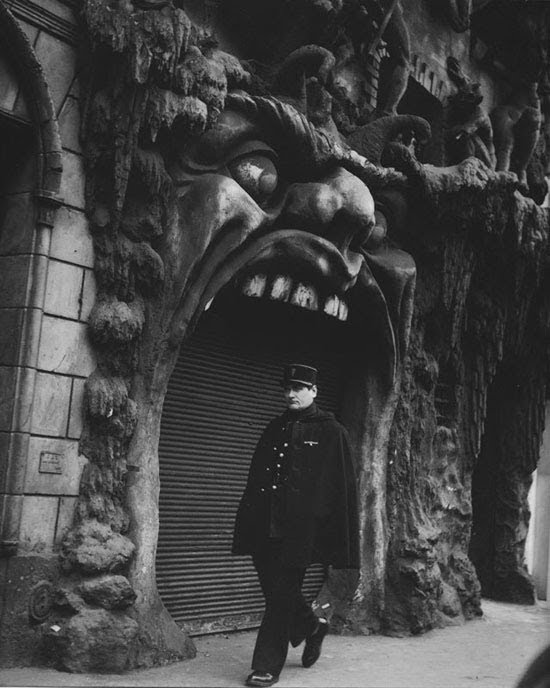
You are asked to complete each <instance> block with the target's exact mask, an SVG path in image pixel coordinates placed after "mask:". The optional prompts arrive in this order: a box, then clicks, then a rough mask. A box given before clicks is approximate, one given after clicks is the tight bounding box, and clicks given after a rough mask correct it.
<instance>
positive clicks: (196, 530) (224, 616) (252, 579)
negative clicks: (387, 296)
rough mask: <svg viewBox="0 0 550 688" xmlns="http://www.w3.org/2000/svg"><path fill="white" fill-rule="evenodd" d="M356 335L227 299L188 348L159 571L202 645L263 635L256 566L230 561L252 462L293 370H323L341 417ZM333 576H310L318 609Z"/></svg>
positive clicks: (170, 421) (290, 312) (173, 407)
mask: <svg viewBox="0 0 550 688" xmlns="http://www.w3.org/2000/svg"><path fill="white" fill-rule="evenodd" d="M348 327H349V326H348V325H347V324H346V323H344V322H341V321H339V320H338V319H336V318H334V317H331V316H328V315H325V314H324V313H319V312H312V311H308V310H305V309H303V308H298V307H295V306H289V305H288V304H281V303H279V302H274V301H270V300H268V299H256V298H247V297H244V296H240V295H237V294H236V293H235V292H234V291H232V290H226V293H225V294H224V293H222V294H221V295H219V296H218V297H217V298H216V300H215V301H214V303H213V305H212V306H211V308H210V309H209V310H207V311H206V312H205V313H204V315H203V316H202V318H201V320H200V322H199V325H198V327H197V328H196V330H195V332H194V334H193V335H192V336H191V337H190V338H189V340H188V341H187V342H186V343H185V344H184V346H183V347H182V350H181V353H180V356H179V360H178V362H177V365H176V367H175V370H174V372H173V374H172V377H171V379H170V383H169V386H168V391H167V395H166V399H165V403H164V409H163V416H162V422H161V435H160V442H159V462H160V479H161V492H160V532H159V540H158V548H157V561H156V570H157V584H158V589H159V592H160V595H161V598H162V600H163V602H164V604H165V605H166V607H167V609H168V610H169V612H170V613H171V615H172V616H173V618H174V619H175V620H176V621H177V622H178V623H181V624H183V625H185V627H186V629H187V630H188V632H189V633H191V634H192V635H193V634H200V633H210V632H217V631H223V630H236V629H239V628H246V627H253V626H256V625H258V623H259V620H260V616H261V613H262V611H263V598H262V595H261V591H260V588H259V585H258V583H257V580H256V574H255V572H254V569H253V567H252V564H251V562H250V558H249V557H235V556H232V555H231V551H230V550H231V540H232V530H233V522H234V518H235V513H236V510H237V506H238V501H239V498H240V495H241V493H242V491H243V489H244V485H245V482H246V477H247V473H248V466H249V462H250V458H251V456H252V452H253V450H254V447H255V444H256V442H257V440H258V438H259V436H260V433H261V430H262V429H263V427H264V426H265V424H266V423H267V422H268V420H270V419H271V418H272V417H273V415H275V414H276V413H279V412H282V411H283V410H284V405H283V400H282V393H281V387H280V379H281V370H282V366H283V364H284V363H288V362H291V361H295V360H299V361H302V362H304V363H309V364H311V365H314V366H316V367H318V368H319V396H318V402H319V405H320V406H321V407H322V408H324V409H326V410H331V411H333V412H335V413H336V415H338V410H339V407H340V403H341V400H342V397H343V394H344V380H345V379H346V372H347V370H348V366H349V365H350V364H351V360H350V352H349V350H348V351H345V350H344V347H345V343H346V340H348V342H349V334H348ZM323 578H324V571H323V570H322V568H321V567H320V566H312V567H311V568H310V570H309V571H308V574H307V575H306V581H305V583H304V592H305V594H306V597H308V598H309V599H310V600H312V599H314V597H315V596H316V594H317V592H318V590H319V589H320V586H321V585H322V581H323Z"/></svg>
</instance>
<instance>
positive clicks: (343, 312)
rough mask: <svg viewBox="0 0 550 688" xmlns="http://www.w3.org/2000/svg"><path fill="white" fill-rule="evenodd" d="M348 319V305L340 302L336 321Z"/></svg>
mask: <svg viewBox="0 0 550 688" xmlns="http://www.w3.org/2000/svg"><path fill="white" fill-rule="evenodd" d="M347 319H348V304H347V303H346V302H345V301H340V306H339V308H338V320H342V321H345V320H347Z"/></svg>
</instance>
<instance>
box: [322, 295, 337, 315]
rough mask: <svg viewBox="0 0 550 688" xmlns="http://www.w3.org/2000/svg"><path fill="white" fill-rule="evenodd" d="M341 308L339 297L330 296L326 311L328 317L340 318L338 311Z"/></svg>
mask: <svg viewBox="0 0 550 688" xmlns="http://www.w3.org/2000/svg"><path fill="white" fill-rule="evenodd" d="M339 308H340V299H339V298H338V297H337V296H329V297H328V299H327V300H326V301H325V307H324V309H323V310H324V311H325V313H326V314H327V315H332V316H334V317H335V318H337V317H338V309H339Z"/></svg>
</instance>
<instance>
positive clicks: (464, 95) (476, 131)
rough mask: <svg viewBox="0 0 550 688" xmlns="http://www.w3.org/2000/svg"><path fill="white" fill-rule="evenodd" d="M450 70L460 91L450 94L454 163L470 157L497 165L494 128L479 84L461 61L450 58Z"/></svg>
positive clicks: (450, 145)
mask: <svg viewBox="0 0 550 688" xmlns="http://www.w3.org/2000/svg"><path fill="white" fill-rule="evenodd" d="M447 72H448V74H449V76H450V78H451V80H452V81H453V82H454V83H455V84H456V85H457V87H458V90H457V92H456V93H455V94H454V95H451V96H449V103H448V107H447V131H446V138H447V141H446V148H447V156H448V159H449V163H450V164H456V163H459V162H461V161H462V160H465V159H466V158H468V157H470V156H474V157H476V158H479V159H480V160H482V161H483V162H484V163H485V164H486V165H487V166H488V167H490V168H491V169H494V168H495V148H494V145H493V127H492V125H491V120H490V118H489V115H488V114H487V112H486V111H485V109H484V108H483V106H482V105H481V103H482V101H483V94H482V93H481V90H480V84H479V83H473V82H472V81H471V79H469V78H468V77H467V76H466V75H465V74H464V73H463V71H462V69H461V67H460V64H459V63H458V60H456V59H455V58H454V57H448V58H447Z"/></svg>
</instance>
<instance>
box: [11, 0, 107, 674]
mask: <svg viewBox="0 0 550 688" xmlns="http://www.w3.org/2000/svg"><path fill="white" fill-rule="evenodd" d="M5 4H6V5H7V7H8V9H9V10H10V11H11V12H12V14H13V16H14V17H15V18H16V20H17V21H18V23H19V25H20V27H21V29H22V30H23V32H24V33H25V34H26V36H27V38H28V39H29V41H30V44H31V45H32V47H33V50H34V53H35V55H36V57H37V60H38V61H39V63H40V65H41V67H42V70H43V75H44V79H45V81H46V83H47V85H48V88H49V92H50V96H51V99H52V103H53V109H54V113H55V116H56V117H57V121H58V125H59V132H60V138H61V146H62V164H63V174H62V179H61V189H60V192H59V196H60V197H61V201H62V204H61V206H60V207H59V209H58V210H57V213H56V215H55V219H54V222H53V226H52V227H49V226H47V225H45V224H41V222H40V218H39V216H38V214H37V211H36V198H35V193H36V169H35V167H36V165H35V162H36V157H35V156H36V150H33V149H32V146H31V145H29V141H30V142H33V140H34V137H33V136H32V122H31V120H32V116H33V111H34V108H33V107H32V106H31V105H33V104H32V103H31V104H30V103H29V92H28V90H26V89H25V83H24V75H22V74H21V73H18V70H17V68H16V67H12V66H11V64H10V59H13V55H10V54H9V53H8V54H6V55H0V101H1V102H0V107H1V108H2V109H3V110H4V111H6V112H7V113H8V116H7V117H6V118H5V124H4V126H5V131H6V132H8V131H11V130H12V129H13V131H14V132H16V134H15V135H16V136H17V131H20V132H21V135H20V140H21V142H22V144H24V145H25V146H26V148H25V149H24V150H23V149H22V148H21V147H19V148H18V146H17V145H16V144H17V143H18V141H19V139H17V141H16V142H15V143H14V145H13V146H12V148H11V150H10V153H11V155H12V157H13V165H12V169H10V172H9V174H4V175H3V176H2V177H1V178H0V389H2V394H1V398H0V458H1V462H0V465H1V466H2V468H1V469H0V500H1V502H0V517H1V520H2V522H3V524H4V525H3V532H2V545H3V546H2V551H1V557H0V582H1V583H2V584H3V585H4V587H5V590H6V591H7V595H6V597H5V603H4V606H3V609H2V610H1V613H2V619H1V620H0V627H1V628H2V632H1V635H2V637H0V647H3V648H4V652H0V654H6V655H7V656H8V663H18V662H19V661H21V662H24V663H28V662H29V661H31V662H32V660H33V633H34V632H35V630H33V629H34V627H35V626H36V620H34V626H33V619H32V618H30V617H29V599H30V596H31V592H32V590H33V586H35V585H36V584H37V583H39V582H40V581H42V580H47V581H50V582H52V583H55V578H56V570H57V553H56V548H57V545H58V544H59V543H60V541H61V539H62V537H63V535H64V533H65V532H66V531H67V529H68V528H69V527H70V525H71V522H72V518H73V513H74V507H75V503H76V499H77V495H78V489H79V482H80V476H81V472H82V468H83V465H84V462H85V459H84V457H82V456H81V455H80V454H79V450H78V441H79V437H80V434H81V429H82V403H83V394H84V381H85V379H86V378H87V377H88V375H89V374H90V372H91V371H92V370H93V369H94V367H95V362H94V356H93V352H92V349H91V346H90V343H89V341H88V334H87V320H88V316H89V313H90V309H91V307H92V304H93V300H94V295H95V284H94V277H93V248H92V240H91V236H90V234H89V232H88V224H87V220H86V217H85V215H84V184H85V180H84V169H83V160H82V153H81V149H80V144H79V126H80V121H79V119H80V118H79V91H78V75H77V74H76V45H77V41H78V28H77V23H76V11H75V10H76V7H72V6H71V2H70V0H66V1H65V2H58V1H57V0H48V2H43V1H41V2H39V3H38V2H36V3H35V2H33V1H32V0H11V1H7V2H6V3H5ZM10 115H13V117H10ZM14 122H15V124H14ZM26 122H28V124H26ZM15 125H17V126H15ZM10 127H11V129H10ZM14 127H15V128H14ZM5 634H7V635H5ZM4 636H5V637H4ZM2 659H4V658H2Z"/></svg>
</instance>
